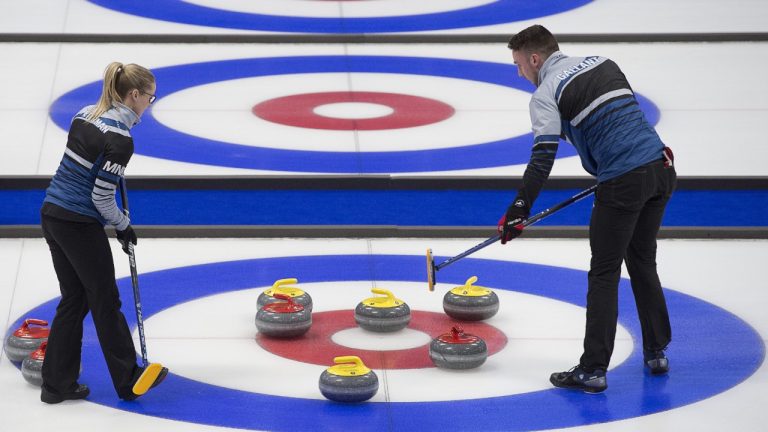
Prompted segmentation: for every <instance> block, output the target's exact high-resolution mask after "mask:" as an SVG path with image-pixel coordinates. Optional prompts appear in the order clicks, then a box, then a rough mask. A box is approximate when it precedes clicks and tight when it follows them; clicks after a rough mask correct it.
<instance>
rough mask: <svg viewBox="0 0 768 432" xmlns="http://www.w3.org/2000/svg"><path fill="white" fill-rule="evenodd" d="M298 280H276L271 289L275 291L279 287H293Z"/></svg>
mask: <svg viewBox="0 0 768 432" xmlns="http://www.w3.org/2000/svg"><path fill="white" fill-rule="evenodd" d="M298 282H299V280H298V279H296V278H288V279H278V280H276V281H275V283H274V284H272V289H277V288H278V287H280V286H281V285H293V284H295V283H298Z"/></svg>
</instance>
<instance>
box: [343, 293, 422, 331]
mask: <svg viewBox="0 0 768 432" xmlns="http://www.w3.org/2000/svg"><path fill="white" fill-rule="evenodd" d="M371 292H372V293H374V294H381V295H383V296H384V297H369V298H367V299H365V300H363V301H361V302H360V303H358V304H357V307H356V308H355V322H357V325H359V326H360V327H361V328H362V329H364V330H369V331H373V332H379V333H388V332H394V331H398V330H402V329H404V328H405V327H407V326H408V323H409V322H410V321H411V308H410V307H408V305H407V304H406V303H405V302H403V301H402V300H400V299H398V298H395V296H394V295H393V294H392V293H391V292H390V291H387V290H385V289H379V288H374V289H372V290H371Z"/></svg>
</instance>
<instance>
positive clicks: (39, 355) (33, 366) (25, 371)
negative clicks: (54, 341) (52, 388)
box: [21, 341, 48, 387]
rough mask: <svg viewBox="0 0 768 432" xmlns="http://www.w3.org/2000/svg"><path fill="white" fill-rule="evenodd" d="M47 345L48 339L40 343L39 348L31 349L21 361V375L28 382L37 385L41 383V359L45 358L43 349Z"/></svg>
mask: <svg viewBox="0 0 768 432" xmlns="http://www.w3.org/2000/svg"><path fill="white" fill-rule="evenodd" d="M47 347H48V341H45V342H43V343H41V344H40V347H39V348H37V349H36V350H34V351H32V352H31V353H30V354H29V356H27V358H25V359H24V361H23V362H21V375H22V376H23V377H24V379H25V380H27V382H28V383H30V384H33V385H35V386H38V387H39V386H41V385H43V360H45V350H46V348H47Z"/></svg>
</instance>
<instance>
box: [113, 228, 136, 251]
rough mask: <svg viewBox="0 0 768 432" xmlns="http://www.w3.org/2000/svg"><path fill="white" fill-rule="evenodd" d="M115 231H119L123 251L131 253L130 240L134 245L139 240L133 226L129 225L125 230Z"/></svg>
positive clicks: (118, 238) (118, 236) (118, 235)
mask: <svg viewBox="0 0 768 432" xmlns="http://www.w3.org/2000/svg"><path fill="white" fill-rule="evenodd" d="M115 232H116V233H117V240H118V241H120V244H121V245H123V252H125V253H127V254H130V252H128V242H130V243H133V244H134V245H135V244H136V243H137V242H138V239H137V238H136V233H135V232H134V231H133V228H132V227H131V226H130V225H128V226H127V227H125V229H124V230H122V231H119V230H115Z"/></svg>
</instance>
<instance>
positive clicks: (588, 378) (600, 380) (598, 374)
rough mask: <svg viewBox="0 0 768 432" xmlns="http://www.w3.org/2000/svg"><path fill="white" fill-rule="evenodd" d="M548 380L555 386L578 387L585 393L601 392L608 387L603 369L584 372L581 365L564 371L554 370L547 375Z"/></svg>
mask: <svg viewBox="0 0 768 432" xmlns="http://www.w3.org/2000/svg"><path fill="white" fill-rule="evenodd" d="M549 382H551V383H552V385H554V386H555V387H560V388H568V389H578V390H583V391H585V392H587V393H601V392H602V391H604V390H605V389H607V388H608V381H607V380H606V377H605V371H604V370H602V369H595V370H594V371H592V372H586V371H584V369H582V367H581V365H577V366H574V367H572V368H571V370H569V371H566V372H556V373H553V374H552V375H551V376H550V377H549Z"/></svg>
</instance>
